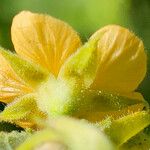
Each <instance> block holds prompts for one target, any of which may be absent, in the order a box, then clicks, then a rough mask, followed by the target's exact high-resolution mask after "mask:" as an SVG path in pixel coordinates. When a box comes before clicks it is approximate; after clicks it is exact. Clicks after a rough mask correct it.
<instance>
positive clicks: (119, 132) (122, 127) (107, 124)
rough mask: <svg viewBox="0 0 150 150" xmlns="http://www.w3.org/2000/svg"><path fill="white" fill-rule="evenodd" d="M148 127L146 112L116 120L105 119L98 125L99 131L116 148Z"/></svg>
mask: <svg viewBox="0 0 150 150" xmlns="http://www.w3.org/2000/svg"><path fill="white" fill-rule="evenodd" d="M148 125H150V114H149V112H146V111H140V112H136V113H133V114H130V115H127V116H124V117H121V118H120V119H117V120H113V119H112V120H111V119H107V120H104V122H101V124H100V126H101V129H103V130H104V132H105V133H106V134H107V135H108V136H109V137H110V139H111V140H112V141H113V142H114V143H115V144H116V145H118V146H121V145H122V144H124V143H125V142H127V141H128V140H129V139H130V138H132V137H133V136H135V135H136V134H138V133H139V132H141V131H142V130H143V129H144V128H146V127H147V126H148Z"/></svg>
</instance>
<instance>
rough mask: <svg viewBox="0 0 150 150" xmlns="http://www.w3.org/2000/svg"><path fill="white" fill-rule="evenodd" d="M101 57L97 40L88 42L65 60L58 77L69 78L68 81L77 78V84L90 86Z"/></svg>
mask: <svg viewBox="0 0 150 150" xmlns="http://www.w3.org/2000/svg"><path fill="white" fill-rule="evenodd" d="M99 58H100V56H99V53H98V52H97V49H96V42H95V41H94V42H87V43H86V44H85V45H84V46H82V47H81V48H79V49H78V50H77V52H76V53H75V54H73V55H72V56H71V57H70V58H69V59H68V60H67V61H66V62H65V64H64V65H63V66H62V68H61V70H60V73H59V75H58V79H59V80H67V81H68V82H71V81H70V80H76V81H77V82H76V83H75V84H78V85H80V86H85V87H86V88H87V87H89V86H90V85H91V84H92V83H93V81H94V79H95V76H96V71H97V68H98V62H99V61H98V60H99ZM76 86H77V85H76Z"/></svg>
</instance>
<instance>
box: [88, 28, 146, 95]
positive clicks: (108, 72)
mask: <svg viewBox="0 0 150 150" xmlns="http://www.w3.org/2000/svg"><path fill="white" fill-rule="evenodd" d="M90 40H94V41H97V51H98V53H100V54H101V58H100V60H99V68H98V71H97V75H96V79H95V81H94V83H93V87H94V88H96V89H103V90H106V91H112V92H119V93H130V92H132V91H134V90H135V89H136V88H137V87H138V85H139V84H140V83H141V81H142V80H143V78H144V77H145V73H146V67H147V66H146V62H147V61H146V59H147V58H146V54H145V51H144V46H143V42H142V41H141V40H140V39H139V38H138V37H136V36H135V35H134V34H133V33H131V32H130V31H129V30H127V29H125V28H123V27H120V26H117V25H109V26H106V27H104V28H102V29H100V30H99V31H97V32H96V33H95V34H94V35H92V37H91V38H90Z"/></svg>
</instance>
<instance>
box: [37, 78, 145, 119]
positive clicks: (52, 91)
mask: <svg viewBox="0 0 150 150" xmlns="http://www.w3.org/2000/svg"><path fill="white" fill-rule="evenodd" d="M75 83H76V80H73V79H72V80H70V81H69V82H68V81H66V80H65V81H63V80H57V79H55V78H53V77H51V78H49V80H48V81H47V82H45V83H43V84H42V86H41V87H40V88H39V90H38V92H37V95H38V96H37V102H38V106H39V107H40V109H41V110H43V111H44V112H46V113H48V115H49V117H54V116H59V115H70V116H76V117H80V118H86V119H88V120H90V121H91V119H90V118H91V117H92V116H95V119H97V120H100V119H101V118H100V116H99V113H100V112H104V113H105V112H106V113H107V112H114V111H121V110H122V109H125V108H129V107H130V106H134V105H142V106H143V107H145V106H146V107H147V103H146V102H145V101H143V100H136V99H131V98H128V97H123V96H120V95H119V94H114V93H108V92H105V91H97V90H90V89H86V88H85V87H82V86H78V85H76V84H75ZM96 114H98V115H96Z"/></svg>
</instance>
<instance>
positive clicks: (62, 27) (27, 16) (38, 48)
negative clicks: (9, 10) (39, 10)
mask: <svg viewBox="0 0 150 150" xmlns="http://www.w3.org/2000/svg"><path fill="white" fill-rule="evenodd" d="M11 34H12V41H13V44H14V47H15V50H16V52H17V53H18V54H19V55H21V56H22V57H24V58H26V59H29V60H31V61H33V62H35V63H38V64H40V65H41V66H43V67H44V68H46V69H48V70H49V71H50V72H52V73H53V74H54V75H57V74H58V72H59V69H60V67H61V65H62V64H63V63H64V61H65V60H66V59H67V58H68V56H70V55H71V54H72V53H73V52H74V51H76V49H77V48H78V47H79V46H80V45H81V41H80V38H79V37H78V35H77V33H76V32H75V31H74V30H73V29H72V28H71V27H70V26H69V25H68V24H66V23H64V22H62V21H60V20H58V19H55V18H53V17H51V16H47V15H39V14H34V13H31V12H26V11H23V12H21V13H20V14H18V15H17V16H15V18H14V19H13V23H12V28H11Z"/></svg>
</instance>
